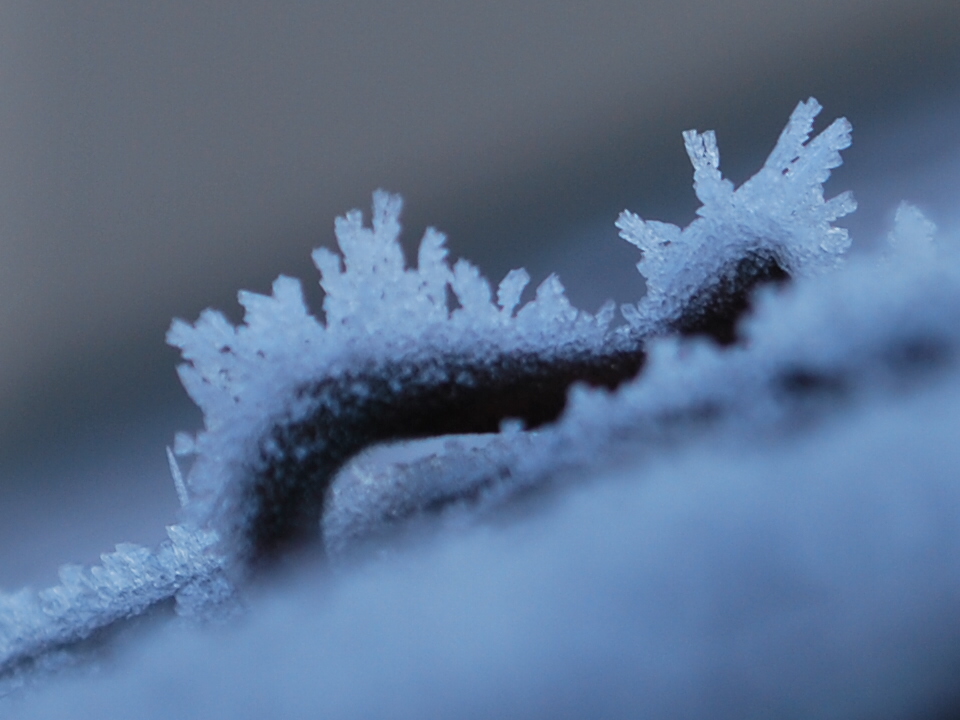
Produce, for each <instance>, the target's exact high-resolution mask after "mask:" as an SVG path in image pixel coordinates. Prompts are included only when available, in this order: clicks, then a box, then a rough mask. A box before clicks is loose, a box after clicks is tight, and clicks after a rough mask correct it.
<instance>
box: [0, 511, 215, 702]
mask: <svg viewBox="0 0 960 720" xmlns="http://www.w3.org/2000/svg"><path fill="white" fill-rule="evenodd" d="M167 535H168V537H169V540H167V541H164V542H163V543H161V544H160V545H159V546H158V547H157V548H156V549H155V550H150V549H148V548H145V547H143V546H140V545H133V544H129V543H124V544H119V545H117V547H116V551H115V552H112V553H105V554H103V555H101V564H100V565H96V566H93V567H90V568H84V567H82V566H80V565H64V566H63V567H61V568H60V584H59V585H56V586H53V587H50V588H47V589H45V590H41V591H39V592H34V591H32V590H30V589H29V588H25V589H23V590H20V591H19V592H16V593H12V594H6V593H4V594H0V694H4V691H7V692H8V691H9V690H10V689H12V688H14V687H16V686H17V685H18V684H20V683H21V682H22V678H23V676H24V674H25V673H30V672H34V671H36V670H38V669H43V667H44V665H45V664H48V665H50V666H51V668H55V667H57V666H59V665H63V664H66V661H65V659H64V657H62V653H59V654H58V651H60V650H61V649H63V648H66V647H68V646H70V645H72V644H75V643H78V642H80V641H82V640H85V639H87V638H90V637H91V636H93V635H94V634H95V633H96V632H98V631H100V630H102V629H104V628H106V627H108V626H110V625H112V624H113V623H116V622H119V621H123V620H125V619H128V618H133V617H135V616H137V615H140V614H142V613H143V612H145V611H146V610H148V609H149V608H151V607H152V606H154V605H156V604H158V603H161V602H163V601H166V600H169V599H171V598H175V597H176V598H177V600H178V606H177V612H178V614H180V615H181V616H188V617H189V616H194V617H196V616H202V615H203V613H205V612H206V611H207V608H206V607H205V603H208V602H209V601H210V600H212V599H213V597H212V595H211V593H210V592H209V591H210V590H211V589H212V587H213V586H215V585H217V584H218V581H217V577H218V575H219V573H220V571H221V569H222V558H221V556H220V555H218V554H217V553H215V552H212V548H213V547H214V545H215V544H216V539H217V538H216V536H215V534H214V533H211V532H207V531H203V530H196V529H189V528H185V527H183V526H180V525H171V526H169V527H168V528H167ZM195 583H200V584H202V585H203V592H202V593H199V594H198V593H193V592H191V585H192V584H195ZM220 585H221V587H220V597H219V598H218V599H220V600H224V599H225V595H226V594H227V593H228V592H229V588H228V587H227V586H226V585H224V584H223V583H220Z"/></svg>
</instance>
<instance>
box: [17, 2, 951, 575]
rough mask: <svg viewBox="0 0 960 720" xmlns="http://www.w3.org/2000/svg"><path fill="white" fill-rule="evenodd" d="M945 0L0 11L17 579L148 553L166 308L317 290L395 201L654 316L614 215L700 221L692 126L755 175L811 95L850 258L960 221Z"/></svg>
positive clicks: (174, 392) (160, 495)
mask: <svg viewBox="0 0 960 720" xmlns="http://www.w3.org/2000/svg"><path fill="white" fill-rule="evenodd" d="M958 39H960V3H957V2H956V0H806V1H805V2H798V3H789V2H782V0H779V1H777V0H728V1H726V2H710V1H709V0H671V1H670V2H667V0H646V1H639V0H635V1H634V2H628V1H627V0H609V1H606V2H594V3H578V2H567V1H566V0H553V1H552V2H524V1H523V0H511V2H485V3H476V4H469V5H468V4H465V3H448V2H436V1H434V0H408V1H407V2H403V3H399V2H389V1H387V0H353V1H352V2H349V3H347V2H323V3H320V2H295V1H293V0H272V1H271V2H262V0H259V1H254V0H235V1H234V2H231V3H224V2H208V3H203V2H195V1H194V0H191V2H186V1H185V0H168V1H166V2H163V3H160V2H136V3H130V2H121V1H120V0H91V1H88V2H77V1H76V0H30V1H29V2H27V1H25V0H0V547H2V551H0V588H6V589H11V588H15V587H17V586H19V585H20V584H22V583H26V582H31V583H35V584H43V583H46V582H51V581H52V580H53V579H54V577H55V574H54V572H55V569H56V565H57V563H58V562H60V561H68V560H69V561H78V562H91V561H93V560H95V558H96V555H97V553H98V552H100V551H103V550H108V549H110V548H111V547H112V543H114V542H118V541H138V542H155V541H156V540H158V539H159V538H160V537H161V535H162V526H163V523H164V522H171V521H172V520H173V519H174V516H175V512H176V507H177V504H176V496H175V494H174V492H173V487H172V483H171V482H170V480H169V477H168V474H167V468H166V459H165V456H164V451H163V448H164V445H165V444H167V443H169V442H170V439H171V437H172V435H173V433H174V432H175V431H176V430H179V429H195V428H196V427H198V426H199V422H200V419H199V415H198V413H197V412H196V411H195V410H194V409H193V408H192V406H191V404H190V402H189V400H188V399H187V398H186V395H185V393H184V392H183V391H182V389H181V388H180V386H179V383H178V380H177V378H176V375H175V372H174V367H175V364H176V362H177V359H178V356H177V353H176V352H175V351H173V350H172V349H170V348H168V347H166V346H165V344H164V334H165V332H166V329H167V327H168V326H169V323H170V320H171V318H172V317H174V316H178V317H184V318H187V319H190V320H193V319H195V318H196V316H197V314H198V313H199V312H200V311H201V310H202V309H203V308H205V307H208V306H214V307H217V308H220V309H222V310H225V311H226V312H227V313H228V315H230V316H231V317H232V318H234V319H239V317H240V314H239V312H238V307H237V305H236V301H235V294H236V291H237V290H238V289H240V288H245V289H251V290H256V291H261V292H265V291H267V290H268V288H269V285H270V282H271V281H272V279H273V278H274V277H275V276H276V275H277V274H279V273H285V274H289V275H295V276H298V277H301V278H302V279H303V280H304V281H305V286H306V287H307V288H308V292H310V293H311V298H312V300H313V301H314V302H319V300H320V297H321V296H320V293H319V290H318V289H315V279H316V277H317V276H316V271H315V270H314V269H313V267H312V265H311V264H310V261H309V251H310V249H311V248H313V247H315V246H317V245H319V244H330V243H331V242H332V240H333V232H332V226H333V218H334V217H335V216H336V215H339V214H342V213H343V212H344V211H346V210H348V209H350V208H353V207H360V208H363V209H366V208H367V207H368V205H369V198H370V192H371V191H372V190H373V189H375V188H377V187H384V188H386V189H389V190H392V191H397V192H400V193H402V194H403V196H404V198H405V200H406V210H405V214H404V218H405V228H406V235H405V238H404V241H405V244H406V247H408V248H413V247H415V245H416V243H417V241H418V240H419V237H420V235H421V234H422V232H423V230H424V228H425V227H426V226H427V225H434V226H436V227H438V228H439V229H441V230H443V231H444V232H446V233H448V234H449V236H450V240H449V245H450V247H451V248H452V250H453V253H454V254H455V255H458V256H464V257H467V258H469V259H471V260H473V261H475V262H476V263H477V264H479V265H480V266H481V268H482V269H483V270H484V271H485V272H486V273H487V274H488V276H489V277H491V279H493V280H494V281H496V280H498V279H499V277H500V276H502V275H503V273H505V272H506V271H507V270H508V269H510V268H512V267H518V266H526V267H527V268H528V270H530V272H531V274H532V275H533V278H534V281H539V280H540V279H542V278H543V277H544V276H545V275H546V274H547V273H548V272H550V271H553V270H556V271H558V272H559V273H560V275H561V279H562V280H563V281H564V282H565V284H566V285H567V287H568V289H569V292H570V295H571V297H572V299H573V300H574V302H575V303H576V304H578V305H580V306H582V307H585V308H587V309H591V310H593V309H595V308H596V306H598V305H599V304H600V303H601V302H602V301H603V300H604V299H606V298H607V297H614V298H615V299H617V300H618V301H627V300H633V299H636V297H637V295H638V293H639V292H640V288H641V287H642V286H641V285H640V284H639V282H638V281H637V275H636V271H635V269H634V267H633V266H634V263H635V262H636V260H637V257H636V252H635V251H634V250H633V249H632V248H631V247H630V246H628V245H627V244H626V243H623V242H622V241H619V240H618V239H617V237H616V231H615V229H614V227H613V221H614V219H615V218H616V216H617V214H618V213H619V211H620V210H622V209H623V208H624V207H629V208H630V209H632V210H635V211H637V212H639V213H641V214H642V215H644V216H646V217H652V218H656V219H662V220H668V221H672V222H677V223H683V224H685V223H686V222H688V221H689V220H690V219H691V218H692V217H693V212H694V210H695V208H696V201H695V197H694V195H693V193H692V191H691V189H690V181H691V173H690V170H689V165H688V162H687V159H686V156H685V154H684V151H683V146H682V141H681V138H680V133H681V131H682V130H685V129H688V128H698V129H701V130H705V129H710V128H714V129H716V130H717V132H718V136H719V142H720V149H721V153H722V169H723V170H724V171H725V173H726V174H727V176H728V177H731V178H732V179H734V180H736V181H738V182H740V181H743V180H744V179H746V178H747V177H749V176H750V175H751V174H752V172H754V171H755V170H756V169H757V168H758V167H759V165H760V164H761V163H762V161H763V159H764V158H765V157H766V154H767V152H768V151H769V149H770V148H771V147H772V145H773V143H774V142H775V140H776V138H777V135H778V134H779V132H780V129H781V128H782V126H783V124H784V122H785V121H786V118H787V116H788V115H789V113H790V111H791V110H792V108H793V107H794V105H795V104H796V103H797V101H799V100H801V99H805V98H806V97H808V96H810V95H813V96H816V97H817V98H818V99H819V100H820V101H821V102H822V103H823V105H824V106H825V111H824V113H823V117H822V120H823V124H824V125H825V124H826V122H828V121H829V120H832V119H833V118H834V117H836V116H839V115H846V116H847V117H848V118H850V120H851V121H852V122H853V124H854V128H855V131H854V146H853V148H851V149H850V150H849V151H848V152H847V153H845V159H846V165H845V166H844V167H843V168H841V169H840V170H839V171H838V172H837V173H836V174H835V177H834V179H833V180H831V183H830V185H829V186H828V187H829V188H830V190H831V192H832V193H836V192H839V191H841V190H844V189H848V188H850V189H853V190H854V191H855V193H856V194H857V197H858V199H859V200H860V210H859V211H858V213H857V215H856V216H854V217H853V218H852V219H850V221H849V222H848V223H847V224H848V225H849V227H850V228H851V231H852V232H853V233H854V236H855V240H856V242H857V243H859V244H860V245H861V246H867V245H869V244H870V243H871V242H872V241H874V239H875V238H877V237H879V236H880V235H882V234H883V233H884V232H885V231H886V227H887V224H888V222H889V219H890V218H891V217H892V213H893V210H894V208H895V205H896V203H897V202H899V200H900V199H901V198H904V199H909V200H911V201H913V202H915V203H917V204H919V205H920V206H921V207H922V208H923V209H924V210H926V211H927V212H928V213H929V214H930V216H931V217H932V218H933V219H934V220H935V221H937V222H938V223H939V224H940V225H941V226H947V227H952V226H954V225H955V224H956V222H957V220H958V218H960V212H958V210H957V198H958V197H960V139H958V130H960V92H958V91H960V42H958Z"/></svg>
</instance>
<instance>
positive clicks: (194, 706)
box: [20, 374, 960, 720]
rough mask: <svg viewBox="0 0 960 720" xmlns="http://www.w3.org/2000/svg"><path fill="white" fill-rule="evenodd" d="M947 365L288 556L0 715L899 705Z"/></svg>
mask: <svg viewBox="0 0 960 720" xmlns="http://www.w3.org/2000/svg"><path fill="white" fill-rule="evenodd" d="M958 433H960V379H958V377H957V376H956V374H953V375H951V376H950V378H949V379H945V380H944V381H942V382H939V383H936V384H934V385H932V386H928V387H927V388H925V389H924V390H921V391H918V392H915V393H911V394H908V395H897V396H893V397H889V396H888V397H884V398H879V399H874V400H872V401H871V402H869V403H867V404H865V405H863V406H861V407H860V408H859V409H857V410H854V411H850V412H848V413H843V414H838V415H836V416H833V417H832V418H831V419H830V420H828V421H826V422H824V423H823V424H822V425H820V426H819V427H817V428H816V429H814V430H811V431H808V432H806V433H804V434H801V435H799V436H792V437H790V438H789V439H787V440H780V441H767V440H761V441H759V442H755V443H752V444H750V445H747V446H744V445H742V444H738V445H737V446H736V447H734V448H732V449H731V448H728V447H724V446H722V445H717V444H711V443H709V442H706V443H704V444H702V445H701V444H698V445H696V446H694V447H687V448H686V449H685V450H684V452H682V453H670V454H667V455H665V456H663V457H660V458H657V459H656V460H654V461H650V460H649V459H644V460H640V461H637V462H630V461H624V462H622V463H620V464H619V465H618V466H617V467H612V468H606V469H604V470H602V471H599V472H595V473H592V474H591V475H592V476H591V477H590V478H589V482H588V483H587V484H586V485H582V486H579V487H574V488H572V489H570V490H569V491H568V492H567V493H566V494H564V495H563V496H562V497H561V498H560V499H559V501H556V502H554V503H551V504H550V505H549V506H547V507H545V508H543V509H542V510H541V511H540V512H536V513H533V514H531V515H528V516H526V517H525V518H523V520H522V522H513V523H508V524H506V525H497V526H485V527H482V528H475V529H473V530H472V531H466V532H464V531H460V532H457V533H451V534H449V535H447V536H445V537H442V538H438V539H437V540H438V541H436V542H431V543H428V544H426V545H418V546H414V547H411V548H408V549H407V551H406V552H403V553H400V554H393V555H391V556H390V558H389V561H383V562H380V563H377V562H368V563H367V564H365V565H363V566H361V567H358V568H355V569H354V570H352V571H350V572H347V573H346V574H341V575H340V576H338V577H336V578H335V579H334V580H333V581H331V577H330V576H329V575H327V574H326V573H323V572H317V571H315V570H314V571H311V570H309V569H307V568H305V569H304V570H303V572H302V574H301V575H300V576H299V577H298V578H297V579H296V580H295V581H294V582H292V583H291V584H289V585H287V586H284V587H279V588H274V589H272V590H271V591H269V592H267V593H265V594H264V595H262V596H259V597H257V598H256V599H255V600H254V601H253V602H252V604H251V608H250V611H249V613H248V615H247V616H246V618H245V619H244V621H243V622H242V623H240V624H238V625H236V626H233V627H229V628H220V629H217V630H216V631H210V632H199V633H198V632H185V631H163V632H158V633H156V634H155V635H154V636H153V637H152V638H151V639H149V640H147V641H143V642H141V643H140V644H139V645H138V646H137V647H136V649H135V650H131V651H128V652H127V654H126V655H124V656H123V657H122V659H121V660H120V661H119V662H118V663H117V666H116V667H115V668H112V669H111V670H110V671H109V672H107V673H105V674H103V675H102V676H100V677H95V678H89V677H84V678H83V679H81V680H77V681H71V680H65V681H63V682H62V684H61V685H60V686H58V687H56V688H50V689H49V690H48V692H46V693H45V694H43V695H42V696H37V697H33V698H29V699H28V701H27V702H26V703H25V704H24V705H23V706H22V707H21V708H20V709H21V710H22V715H21V717H36V718H40V717H54V716H56V717H68V718H103V717H143V718H169V717H184V718H187V717H197V718H200V717H203V718H207V719H208V720H213V719H215V718H231V720H233V719H236V718H246V717H251V718H252V717H267V716H269V717H289V718H306V717H311V718H313V717H354V718H361V717H396V718H428V717H436V718H441V717H477V718H479V717H489V718H503V717H543V718H548V717H549V718H558V717H597V718H600V717H623V718H627V717H649V718H660V717H662V718H711V719H717V718H731V719H733V718H736V719H737V720H740V719H741V718H744V717H813V716H816V717H876V718H884V717H903V716H915V715H911V713H917V712H920V711H924V710H928V709H931V707H932V706H933V705H935V704H936V703H938V702H940V701H943V700H945V699H948V698H949V697H950V696H951V693H955V691H956V677H957V673H958V672H960V613H958V612H957V607H958V601H960V523H958V522H957V519H958V517H960V483H958V482H957V474H956V468H957V467H960V442H958V440H960V437H958Z"/></svg>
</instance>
